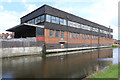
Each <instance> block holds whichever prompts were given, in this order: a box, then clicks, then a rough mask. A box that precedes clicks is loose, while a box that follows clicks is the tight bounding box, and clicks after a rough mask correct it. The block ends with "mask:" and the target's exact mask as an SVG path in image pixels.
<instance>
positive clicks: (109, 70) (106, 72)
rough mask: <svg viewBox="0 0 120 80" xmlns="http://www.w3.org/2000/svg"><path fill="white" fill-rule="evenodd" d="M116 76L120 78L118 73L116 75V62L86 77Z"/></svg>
mask: <svg viewBox="0 0 120 80" xmlns="http://www.w3.org/2000/svg"><path fill="white" fill-rule="evenodd" d="M119 66H120V64H119ZM119 72H120V71H119ZM118 77H119V78H120V75H118V64H115V65H111V66H110V67H108V68H107V69H105V70H104V71H103V72H98V73H96V74H94V75H91V76H89V77H88V78H118Z"/></svg>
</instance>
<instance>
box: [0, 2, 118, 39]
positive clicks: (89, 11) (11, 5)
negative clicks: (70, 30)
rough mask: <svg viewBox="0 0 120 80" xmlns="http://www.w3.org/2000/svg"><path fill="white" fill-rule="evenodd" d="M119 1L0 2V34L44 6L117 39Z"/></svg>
mask: <svg viewBox="0 0 120 80" xmlns="http://www.w3.org/2000/svg"><path fill="white" fill-rule="evenodd" d="M118 1H119V0H0V33H2V32H5V30H6V29H8V28H11V27H13V26H15V25H18V24H20V18H21V17H22V16H24V15H25V14H27V13H29V12H31V11H33V10H35V9H37V8H39V7H40V6H42V5H44V4H48V5H50V6H53V7H56V8H58V9H61V10H64V11H66V12H69V13H72V14H74V15H77V16H79V17H82V18H85V19H88V20H91V21H93V22H96V23H98V24H101V25H104V26H106V27H109V26H111V28H112V29H113V31H114V32H113V36H114V38H115V39H117V38H118Z"/></svg>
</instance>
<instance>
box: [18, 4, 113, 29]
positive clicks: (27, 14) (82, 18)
mask: <svg viewBox="0 0 120 80" xmlns="http://www.w3.org/2000/svg"><path fill="white" fill-rule="evenodd" d="M44 6H48V7H51V8H53V9H57V10H59V11H61V12H64V13H67V14H70V15H72V16H75V17H78V18H81V19H83V20H85V21H88V22H91V23H92V24H96V25H98V26H102V27H105V28H108V29H112V28H109V26H108V27H107V26H104V25H101V24H98V23H96V22H93V21H91V20H88V19H85V18H82V17H80V16H77V15H74V14H72V13H69V12H66V11H63V10H60V9H58V8H55V7H52V6H49V5H47V4H44V5H43V6H41V7H39V8H37V9H36V10H34V11H32V12H30V13H28V14H26V15H25V16H27V15H29V14H31V13H34V12H35V11H37V10H39V9H40V8H42V7H44ZM25 16H23V17H21V18H20V19H22V18H24V17H25ZM92 24H91V25H92ZM112 30H113V29H112Z"/></svg>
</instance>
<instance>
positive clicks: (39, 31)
mask: <svg viewBox="0 0 120 80" xmlns="http://www.w3.org/2000/svg"><path fill="white" fill-rule="evenodd" d="M36 36H44V29H43V28H39V27H37V28H36Z"/></svg>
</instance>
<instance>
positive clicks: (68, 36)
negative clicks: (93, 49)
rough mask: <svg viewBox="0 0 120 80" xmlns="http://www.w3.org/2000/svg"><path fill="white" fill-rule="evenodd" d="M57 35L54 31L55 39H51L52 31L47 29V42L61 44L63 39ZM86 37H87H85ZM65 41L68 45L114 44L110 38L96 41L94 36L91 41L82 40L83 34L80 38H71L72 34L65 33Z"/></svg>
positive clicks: (101, 38)
mask: <svg viewBox="0 0 120 80" xmlns="http://www.w3.org/2000/svg"><path fill="white" fill-rule="evenodd" d="M55 33H56V31H55V30H54V37H50V30H49V29H45V42H46V43H57V44H58V43H59V41H60V39H61V37H55ZM85 37H86V35H85ZM64 40H65V41H67V42H68V43H70V44H71V43H73V44H74V43H88V44H91V43H98V41H99V43H100V44H104V43H108V44H113V39H109V38H105V37H100V38H99V40H98V39H96V40H94V39H92V35H90V38H89V39H82V34H79V38H78V39H76V38H72V39H71V38H70V33H69V32H64Z"/></svg>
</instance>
